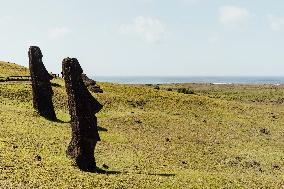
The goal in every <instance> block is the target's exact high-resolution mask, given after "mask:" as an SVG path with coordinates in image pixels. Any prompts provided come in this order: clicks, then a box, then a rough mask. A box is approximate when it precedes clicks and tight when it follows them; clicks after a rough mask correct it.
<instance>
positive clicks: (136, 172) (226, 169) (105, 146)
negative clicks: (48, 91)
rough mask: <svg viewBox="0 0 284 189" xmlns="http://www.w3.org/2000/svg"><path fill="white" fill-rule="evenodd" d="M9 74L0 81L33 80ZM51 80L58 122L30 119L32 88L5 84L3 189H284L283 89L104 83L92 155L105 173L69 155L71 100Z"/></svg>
mask: <svg viewBox="0 0 284 189" xmlns="http://www.w3.org/2000/svg"><path fill="white" fill-rule="evenodd" d="M7 66H10V65H9V64H3V63H1V62H0V76H5V75H7V74H8V75H11V74H12V75H15V74H20V75H21V74H26V73H28V72H27V70H26V69H24V68H20V67H17V66H14V65H13V69H10V67H9V69H8V67H7ZM14 69H15V73H13V70H14ZM7 70H9V72H8V71H7ZM19 70H20V71H19ZM53 82H54V83H57V84H59V86H56V87H53V90H54V97H53V102H54V104H55V108H56V113H57V117H58V119H59V120H58V121H57V122H52V121H48V120H46V119H44V118H42V117H39V116H38V115H37V114H36V113H35V112H34V111H33V108H32V96H31V85H30V84H27V83H21V84H9V83H6V84H3V83H2V84H0V152H1V153H0V188H283V187H284V87H283V86H241V85H234V86H228V85H218V86H216V85H210V84H208V85H207V84H204V85H198V84H180V85H161V86H160V89H159V90H158V89H154V88H155V87H154V86H145V85H119V84H111V83H99V85H100V86H101V88H102V89H103V90H104V93H102V94H94V96H95V97H96V98H97V99H98V100H99V101H100V102H101V103H102V104H104V108H103V110H102V111H101V112H100V113H98V114H97V117H98V122H99V126H100V135H101V138H102V141H101V142H99V143H98V145H97V148H96V153H95V154H96V160H97V164H98V166H99V167H101V168H103V169H105V170H107V171H108V174H96V173H86V172H81V171H80V170H78V169H77V168H76V167H74V166H73V163H72V161H71V160H69V159H68V158H67V157H66V155H65V150H66V149H67V146H68V143H69V141H70V139H71V129H70V124H69V123H68V122H69V121H70V117H69V114H68V108H67V96H66V93H65V88H64V83H63V81H62V80H61V79H56V80H54V81H53ZM182 87H183V88H187V89H190V90H192V91H193V93H194V94H183V93H178V92H177V91H176V90H177V89H178V88H182ZM169 88H171V89H172V91H168V90H169Z"/></svg>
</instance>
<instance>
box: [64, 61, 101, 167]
mask: <svg viewBox="0 0 284 189" xmlns="http://www.w3.org/2000/svg"><path fill="white" fill-rule="evenodd" d="M62 70H63V75H64V80H65V87H66V92H67V95H68V106H69V112H70V115H71V127H72V139H71V142H70V144H69V146H68V149H67V155H68V156H69V157H71V158H72V159H74V160H75V162H76V165H77V166H78V167H79V168H80V169H81V170H83V171H95V170H96V161H95V156H94V151H95V147H96V143H97V141H100V136H99V133H98V128H97V118H96V116H95V114H96V113H97V112H99V111H100V110H101V109H102V107H103V106H102V105H101V104H100V103H99V102H98V101H97V100H96V99H95V98H94V97H93V96H92V95H91V93H90V92H89V91H88V89H87V87H86V86H85V84H84V82H83V79H82V73H83V70H82V68H81V66H80V64H79V62H78V60H77V59H75V58H65V59H64V60H63V62H62Z"/></svg>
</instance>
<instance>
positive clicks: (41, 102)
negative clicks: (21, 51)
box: [29, 46, 56, 120]
mask: <svg viewBox="0 0 284 189" xmlns="http://www.w3.org/2000/svg"><path fill="white" fill-rule="evenodd" d="M29 68H30V74H31V80H32V90H33V106H34V108H35V110H36V111H37V112H38V113H39V115H41V116H43V117H45V118H47V119H49V120H56V115H55V111H54V107H53V103H52V95H53V91H52V88H51V83H50V80H52V76H51V75H50V74H49V73H48V72H47V70H46V68H45V66H44V64H43V62H42V53H41V50H40V48H39V47H36V46H31V47H30V49H29Z"/></svg>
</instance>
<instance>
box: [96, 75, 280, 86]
mask: <svg viewBox="0 0 284 189" xmlns="http://www.w3.org/2000/svg"><path fill="white" fill-rule="evenodd" d="M92 78H93V79H95V80H96V81H99V82H112V83H120V84H170V83H211V84H216V85H224V84H273V85H281V84H284V76H204V77H203V76H188V77H186V76H182V77H179V76H177V77H174V76H169V77H167V76H95V77H92Z"/></svg>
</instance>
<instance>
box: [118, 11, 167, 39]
mask: <svg viewBox="0 0 284 189" xmlns="http://www.w3.org/2000/svg"><path fill="white" fill-rule="evenodd" d="M119 31H120V33H121V34H124V35H131V36H136V37H139V38H141V39H143V40H145V41H146V42H149V43H158V42H161V41H163V40H164V39H165V35H166V27H165V25H164V24H163V23H162V22H161V21H160V20H159V19H158V18H152V17H142V16H139V17H137V18H135V19H134V20H133V22H132V23H131V24H123V25H121V26H120V28H119Z"/></svg>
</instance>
